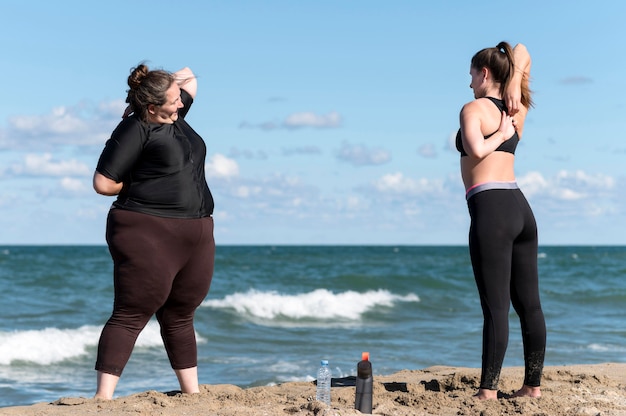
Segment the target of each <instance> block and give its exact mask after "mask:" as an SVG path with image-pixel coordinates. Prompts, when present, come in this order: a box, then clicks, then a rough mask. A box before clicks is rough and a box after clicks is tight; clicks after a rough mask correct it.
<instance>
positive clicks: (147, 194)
mask: <svg viewBox="0 0 626 416" xmlns="http://www.w3.org/2000/svg"><path fill="white" fill-rule="evenodd" d="M128 86H129V90H128V97H127V99H126V102H127V103H128V104H129V105H128V108H127V110H126V112H125V114H124V119H123V120H122V121H121V122H120V123H119V125H118V126H117V128H116V129H115V130H114V131H113V133H112V135H111V138H110V139H109V140H108V141H107V143H106V146H105V148H104V150H103V152H102V154H101V156H100V159H99V161H98V165H97V168H96V172H95V174H94V178H93V186H94V189H95V190H96V192H98V193H99V194H102V195H110V196H113V195H117V199H116V201H115V202H114V203H113V206H112V207H111V209H110V211H109V214H108V218H107V229H106V239H107V244H108V246H109V251H110V253H111V257H112V259H113V265H114V269H113V280H114V292H115V299H114V303H113V313H112V315H111V317H110V318H109V320H108V321H107V322H106V324H105V326H104V329H103V330H102V334H101V336H100V342H99V344H98V356H97V361H96V367H95V368H96V370H97V391H96V394H95V397H97V398H102V399H111V398H112V397H113V393H114V391H115V387H116V386H117V383H118V380H119V378H120V376H121V374H122V371H123V369H124V367H125V365H126V363H127V362H128V359H129V357H130V355H131V352H132V350H133V346H134V345H135V341H136V339H137V336H138V335H139V333H140V332H141V330H142V329H143V328H144V327H145V325H146V324H147V323H148V321H149V320H150V318H151V317H152V316H153V315H156V318H157V320H158V322H159V324H160V326H161V336H162V338H163V343H164V345H165V350H166V351H167V355H168V358H169V361H170V364H171V366H172V368H173V369H174V372H175V373H176V376H177V378H178V381H179V384H180V389H181V391H182V392H183V393H197V392H198V391H199V386H198V371H197V347H196V339H195V330H194V326H193V317H194V312H195V310H196V308H197V307H198V306H199V305H200V303H201V302H202V301H203V299H204V298H205V296H206V295H207V293H208V291H209V286H210V285H211V279H212V276H213V264H214V256H215V242H214V240H213V219H212V217H211V215H212V213H213V197H212V196H211V192H210V190H209V188H208V186H207V183H206V180H205V175H204V161H205V155H206V146H205V144H204V141H203V140H202V138H201V137H200V136H199V135H198V134H197V133H196V132H195V131H194V130H193V129H192V128H191V127H190V126H189V124H187V122H186V121H185V116H186V115H187V112H188V111H189V108H190V107H191V104H192V103H193V100H194V98H195V95H196V91H197V80H196V78H195V76H194V74H193V73H192V72H191V70H190V69H189V68H184V69H182V70H180V71H178V72H175V73H170V72H167V71H163V70H152V71H151V70H149V69H148V67H147V66H146V65H143V64H141V65H139V66H137V67H136V68H133V70H132V71H131V74H130V76H129V77H128Z"/></svg>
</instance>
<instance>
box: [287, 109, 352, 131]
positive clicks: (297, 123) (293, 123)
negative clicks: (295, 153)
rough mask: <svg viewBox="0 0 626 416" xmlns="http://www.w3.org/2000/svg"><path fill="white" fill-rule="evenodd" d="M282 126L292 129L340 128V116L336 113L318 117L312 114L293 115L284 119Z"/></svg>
mask: <svg viewBox="0 0 626 416" xmlns="http://www.w3.org/2000/svg"><path fill="white" fill-rule="evenodd" d="M283 125H284V126H285V127H287V128H292V129H293V128H300V127H315V128H328V127H339V126H341V116H340V115H339V113H337V112H336V111H333V112H330V113H328V114H326V115H318V114H315V113H312V112H301V113H294V114H291V115H290V116H288V117H287V118H286V119H285V121H284V122H283Z"/></svg>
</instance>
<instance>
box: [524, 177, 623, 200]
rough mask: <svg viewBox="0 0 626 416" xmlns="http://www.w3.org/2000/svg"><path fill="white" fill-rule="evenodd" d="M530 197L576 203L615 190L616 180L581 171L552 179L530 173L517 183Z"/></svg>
mask: <svg viewBox="0 0 626 416" xmlns="http://www.w3.org/2000/svg"><path fill="white" fill-rule="evenodd" d="M517 182H518V183H519V185H520V187H521V188H522V189H523V191H524V194H525V195H527V196H528V197H549V198H552V199H556V200H561V201H576V200H582V199H587V198H591V197H595V196H597V195H598V194H603V193H605V192H607V191H610V190H612V189H614V188H615V179H614V178H612V177H610V176H607V175H604V174H595V175H591V174H588V173H585V172H583V171H581V170H577V171H574V172H568V171H559V172H558V173H557V174H556V175H555V176H553V177H551V178H545V177H544V176H543V175H542V174H541V173H540V172H529V173H527V174H526V175H524V176H522V177H519V178H518V181H517Z"/></svg>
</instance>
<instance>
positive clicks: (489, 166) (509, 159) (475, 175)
mask: <svg viewBox="0 0 626 416" xmlns="http://www.w3.org/2000/svg"><path fill="white" fill-rule="evenodd" d="M514 162H515V155H513V154H511V153H507V152H493V153H491V154H489V155H488V156H486V157H484V158H483V159H474V158H472V157H470V156H463V157H461V176H462V177H463V184H464V185H465V190H466V191H467V190H468V189H470V188H471V187H472V186H475V185H478V184H481V183H486V182H512V181H515V171H514Z"/></svg>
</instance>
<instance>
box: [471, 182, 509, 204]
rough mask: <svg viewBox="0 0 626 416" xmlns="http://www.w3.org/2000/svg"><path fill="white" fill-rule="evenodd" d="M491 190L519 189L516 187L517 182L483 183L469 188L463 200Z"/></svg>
mask: <svg viewBox="0 0 626 416" xmlns="http://www.w3.org/2000/svg"><path fill="white" fill-rule="evenodd" d="M491 189H519V187H518V186H517V182H485V183H479V184H477V185H474V186H472V187H470V188H469V189H468V190H467V192H465V199H466V200H468V199H470V198H471V197H472V196H474V195H476V194H477V193H479V192H482V191H489V190H491Z"/></svg>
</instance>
